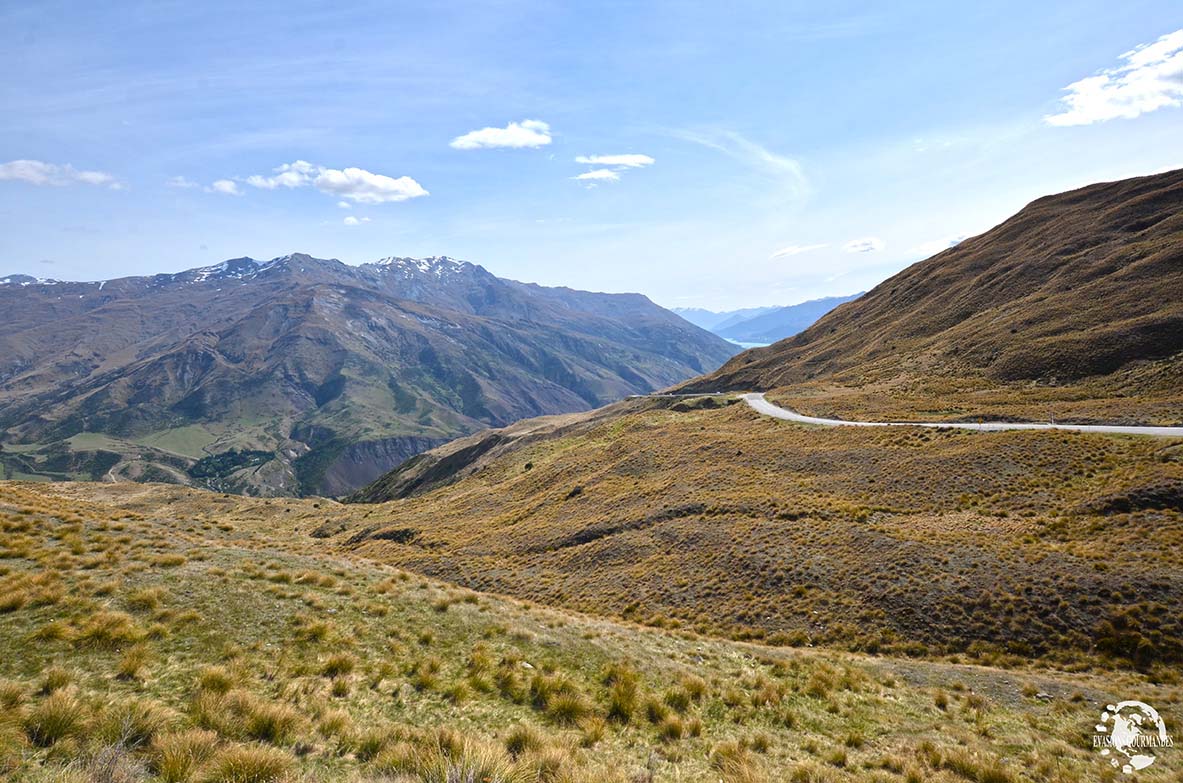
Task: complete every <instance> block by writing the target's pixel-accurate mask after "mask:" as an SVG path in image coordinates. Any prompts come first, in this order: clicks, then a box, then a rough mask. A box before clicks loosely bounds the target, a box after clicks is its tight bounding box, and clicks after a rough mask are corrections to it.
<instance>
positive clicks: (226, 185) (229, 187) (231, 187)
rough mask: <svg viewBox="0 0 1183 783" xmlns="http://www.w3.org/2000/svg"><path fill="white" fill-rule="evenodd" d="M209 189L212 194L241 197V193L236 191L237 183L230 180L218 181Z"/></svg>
mask: <svg viewBox="0 0 1183 783" xmlns="http://www.w3.org/2000/svg"><path fill="white" fill-rule="evenodd" d="M209 189H210V192H212V193H224V194H226V195H227V196H241V195H242V191H241V190H239V189H238V183H237V182H235V181H234V180H232V179H219V180H217V181H215V182H214V184H212V185H210V186H209Z"/></svg>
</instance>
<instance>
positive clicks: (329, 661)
mask: <svg viewBox="0 0 1183 783" xmlns="http://www.w3.org/2000/svg"><path fill="white" fill-rule="evenodd" d="M356 667H357V658H355V657H353V656H352V655H349V654H348V653H335V654H333V655H330V656H329V657H328V658H326V659H325V662H324V664H322V665H321V668H320V673H321V675H323V676H325V677H343V676H345V675H347V674H351V673H352V672H353V670H354V669H355V668H356Z"/></svg>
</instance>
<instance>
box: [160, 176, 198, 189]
mask: <svg viewBox="0 0 1183 783" xmlns="http://www.w3.org/2000/svg"><path fill="white" fill-rule="evenodd" d="M164 184H165V185H167V186H168V187H170V188H177V189H178V190H192V189H195V188H200V187H201V185H199V184H198V183H196V182H194V181H193V180H190V179H187V178H185V177H169V178H168V179H167V180H166V181H165V183H164Z"/></svg>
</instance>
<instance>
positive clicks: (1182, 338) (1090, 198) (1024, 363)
mask: <svg viewBox="0 0 1183 783" xmlns="http://www.w3.org/2000/svg"><path fill="white" fill-rule="evenodd" d="M1181 351H1183V170H1178V171H1172V172H1167V173H1165V174H1156V175H1153V176H1148V177H1138V178H1135V179H1128V180H1123V181H1120V182H1110V183H1101V184H1097V185H1090V186H1088V187H1085V188H1081V189H1079V190H1074V191H1070V192H1068V193H1061V194H1058V195H1054V196H1047V197H1045V198H1041V199H1038V200H1036V201H1034V202H1032V203H1031V204H1029V205H1028V206H1027V207H1025V208H1024V209H1023V210H1022V211H1020V212H1019V213H1018V214H1017V215H1015V216H1014V217H1012V218H1010V219H1009V220H1007V221H1006V222H1004V223H1002V224H1001V225H999V226H997V227H995V228H993V229H992V230H990V231H988V232H986V233H985V234H982V235H980V236H977V237H973V238H972V239H968V240H966V241H964V242H962V243H961V244H959V245H957V246H956V247H954V248H951V249H949V250H946V251H944V252H942V253H939V254H937V255H935V256H933V257H932V258H929V259H927V260H925V261H921V262H919V263H917V264H913V265H912V266H910V267H908V268H907V269H905V270H904V271H902V272H900V273H899V274H897V275H895V276H894V277H891V278H889V279H888V280H886V281H885V282H883V283H882V284H880V285H879V286H877V287H876V288H874V289H873V290H872V291H870V292H868V293H867V294H866V295H864V296H863V297H861V298H859V299H857V300H855V301H854V302H850V303H848V304H844V305H841V306H839V307H838V308H837V309H835V310H834V311H832V312H831V313H829V314H828V315H826V316H825V317H823V318H822V319H821V320H819V321H818V322H817V323H816V324H815V325H814V326H812V327H811V328H810V329H808V330H806V331H805V332H803V333H801V334H800V335H797V336H796V337H793V338H790V339H787V340H782V341H781V342H778V343H775V344H774V345H771V346H769V347H767V348H758V349H754V350H751V351H747V352H745V353H743V354H741V355H739V356H737V357H735V358H733V359H732V360H731V361H729V362H728V363H727V364H725V365H724V366H723V367H722V368H721V369H719V370H718V371H717V372H715V373H712V374H710V375H706V376H704V377H702V378H698V379H695V380H693V381H690V382H688V383H687V384H685V385H684V387H683V388H685V389H688V390H708V389H712V390H713V389H740V388H743V389H773V388H777V387H784V386H789V385H792V384H798V383H801V382H804V381H809V380H811V379H818V378H825V379H828V380H829V379H832V380H834V381H836V382H839V383H842V384H855V385H858V384H863V383H869V382H876V381H888V380H892V379H899V378H901V377H906V376H911V377H923V376H929V375H932V374H936V375H944V376H962V377H977V378H980V379H984V380H986V381H989V382H993V383H1002V382H1015V381H1027V380H1039V381H1041V382H1045V383H1052V384H1064V383H1073V382H1077V381H1079V380H1081V379H1085V378H1089V377H1094V376H1101V375H1108V374H1111V373H1114V372H1115V371H1117V370H1119V369H1122V368H1127V369H1128V368H1129V367H1130V366H1132V365H1140V364H1144V363H1146V362H1148V361H1153V360H1164V359H1165V360H1169V362H1168V363H1169V364H1170V365H1172V366H1173V365H1177V363H1178V362H1177V359H1178V356H1179V354H1180V352H1181ZM1147 376H1148V377H1147ZM1178 379H1179V378H1178V373H1177V372H1163V371H1161V370H1160V371H1159V372H1155V373H1149V374H1147V373H1142V374H1140V375H1139V376H1138V378H1137V382H1138V384H1139V388H1141V389H1145V388H1150V387H1155V388H1163V387H1165V386H1174V387H1176V388H1177V383H1178ZM1113 380H1114V384H1115V385H1120V384H1122V383H1124V382H1125V381H1123V380H1122V379H1120V378H1115V379H1113Z"/></svg>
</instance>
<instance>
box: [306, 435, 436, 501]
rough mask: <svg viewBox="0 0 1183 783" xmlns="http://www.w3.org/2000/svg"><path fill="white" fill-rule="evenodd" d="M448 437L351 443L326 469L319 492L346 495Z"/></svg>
mask: <svg viewBox="0 0 1183 783" xmlns="http://www.w3.org/2000/svg"><path fill="white" fill-rule="evenodd" d="M444 442H445V441H444V440H443V439H440V438H416V437H406V438H383V439H382V440H371V441H362V442H361V443H354V444H352V445H350V446H347V447H346V448H345V449H343V450H342V451H341V454H340V456H338V457H337V459H336V460H335V461H334V462H333V463H332V464H331V465H330V466H329V468H328V469H327V470H325V474H324V479H323V480H322V481H321V484H320V487H319V490H320V492H319V494H323V495H331V496H336V495H343V494H346V493H348V492H352V491H353V490H355V489H357V488H358V487H362V486H365V485H366V484H369V483H370V482H372V481H373V480H374V479H376V478H378V477H379V476H381V475H382V474H384V473H386V472H387V471H389V470H391V469H393V468H395V467H397V466H399V465H401V464H402V463H403V462H405V461H406V460H408V459H410V458H411V457H414V456H415V455H416V454H420V453H422V452H424V451H428V450H430V449H433V448H435V447H436V446H439V445H441V444H442V443H444Z"/></svg>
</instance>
